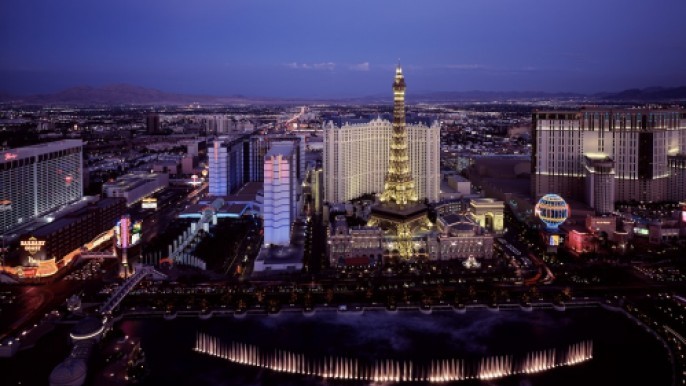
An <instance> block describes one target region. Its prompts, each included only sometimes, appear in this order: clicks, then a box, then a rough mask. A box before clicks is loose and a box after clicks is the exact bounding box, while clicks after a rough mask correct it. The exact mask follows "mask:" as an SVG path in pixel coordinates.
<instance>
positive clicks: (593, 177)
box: [532, 108, 686, 213]
mask: <svg viewBox="0 0 686 386" xmlns="http://www.w3.org/2000/svg"><path fill="white" fill-rule="evenodd" d="M532 125H533V144H532V146H533V151H532V157H533V159H532V193H533V195H534V198H535V199H538V198H539V197H541V196H543V195H545V194H547V193H556V194H559V195H561V196H563V197H565V198H571V199H576V200H579V201H584V202H586V203H587V204H588V205H589V206H591V207H593V208H595V209H596V211H597V212H599V213H608V212H611V211H613V209H614V203H615V202H616V201H628V200H637V201H645V202H655V201H662V200H673V201H679V200H683V199H684V198H686V185H684V184H683V176H684V170H685V169H684V162H683V159H684V155H686V110H683V109H617V110H615V109H596V108H584V109H581V110H577V111H535V112H534V113H533V123H532ZM680 182H681V183H680Z"/></svg>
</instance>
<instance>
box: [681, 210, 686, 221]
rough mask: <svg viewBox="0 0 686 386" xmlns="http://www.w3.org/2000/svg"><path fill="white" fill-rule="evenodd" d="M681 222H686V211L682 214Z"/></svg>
mask: <svg viewBox="0 0 686 386" xmlns="http://www.w3.org/2000/svg"><path fill="white" fill-rule="evenodd" d="M681 221H682V222H686V210H685V211H683V212H681Z"/></svg>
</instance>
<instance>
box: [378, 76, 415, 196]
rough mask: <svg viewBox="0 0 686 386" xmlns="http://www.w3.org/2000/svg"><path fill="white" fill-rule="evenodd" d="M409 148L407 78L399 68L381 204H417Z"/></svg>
mask: <svg viewBox="0 0 686 386" xmlns="http://www.w3.org/2000/svg"><path fill="white" fill-rule="evenodd" d="M407 147H408V146H407V129H406V128H405V77H404V76H403V70H402V68H400V66H398V68H397V69H396V70H395V81H394V82H393V136H392V138H391V149H390V153H389V156H388V174H386V181H385V184H384V192H383V194H382V195H381V202H388V203H395V204H396V205H400V206H405V205H407V204H412V203H416V202H417V192H416V190H415V188H414V179H413V178H412V173H411V172H410V156H409V153H408V151H407Z"/></svg>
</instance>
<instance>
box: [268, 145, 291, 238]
mask: <svg viewBox="0 0 686 386" xmlns="http://www.w3.org/2000/svg"><path fill="white" fill-rule="evenodd" d="M294 145H295V144H294V143H293V142H275V143H273V144H272V147H271V149H270V150H269V152H267V154H266V155H265V156H264V206H263V218H264V245H265V246H267V245H284V246H286V245H289V244H290V241H291V224H292V223H293V221H294V220H295V215H296V210H295V208H296V200H297V188H298V181H297V177H296V168H297V160H296V149H295V146H294Z"/></svg>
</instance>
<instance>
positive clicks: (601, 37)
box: [0, 0, 686, 98]
mask: <svg viewBox="0 0 686 386" xmlns="http://www.w3.org/2000/svg"><path fill="white" fill-rule="evenodd" d="M0 37H1V38H0V50H1V51H0V92H9V93H14V94H30V93H38V92H53V91H57V90H60V89H63V88H66V87H70V86H75V85H93V86H99V85H105V84H111V83H131V84H135V85H140V86H145V87H154V88H157V89H161V90H163V91H169V92H182V93H194V94H211V95H235V94H243V95H248V96H274V97H312V98H315V97H334V98H335V97H348V96H364V95H374V94H383V93H388V92H389V90H390V85H391V82H392V78H393V72H392V68H393V66H394V65H395V63H396V62H397V60H398V58H399V59H400V60H401V63H402V65H403V67H404V69H405V73H406V77H407V82H408V95H409V94H410V93H411V92H426V91H466V90H499V91H506V90H543V91H573V92H597V91H619V90H622V89H626V88H634V87H648V86H683V85H686V0H195V1H188V0H186V1H179V0H2V1H0Z"/></svg>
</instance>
